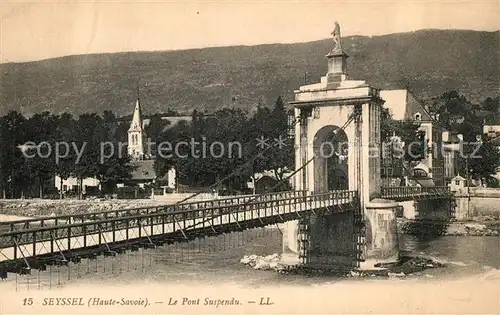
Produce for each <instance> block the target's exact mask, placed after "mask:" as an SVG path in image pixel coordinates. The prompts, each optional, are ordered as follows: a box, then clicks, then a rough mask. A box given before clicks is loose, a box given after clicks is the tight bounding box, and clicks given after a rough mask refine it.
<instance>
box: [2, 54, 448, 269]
mask: <svg viewBox="0 0 500 315" xmlns="http://www.w3.org/2000/svg"><path fill="white" fill-rule="evenodd" d="M347 57H348V56H347V54H346V53H345V52H343V51H332V52H331V53H330V54H328V55H327V58H328V73H327V75H326V76H325V77H323V78H322V79H321V82H320V83H317V84H311V85H306V86H302V87H300V89H299V90H297V91H295V101H294V102H291V104H292V105H293V106H294V107H295V116H296V117H297V118H296V121H295V124H294V128H295V137H294V138H295V171H294V172H293V173H292V175H290V176H289V177H288V178H286V179H284V180H290V179H291V178H292V177H293V180H294V182H293V183H294V184H293V186H294V190H293V191H284V192H277V193H265V194H259V195H249V196H243V197H241V196H239V197H229V198H223V199H215V200H210V201H197V202H189V200H184V201H181V202H179V203H177V204H173V205H166V206H154V207H146V208H137V209H126V210H117V211H105V212H95V213H83V214H72V215H61V216H51V217H39V218H32V219H26V220H19V221H11V222H0V273H1V274H2V275H5V276H6V274H7V272H14V273H18V274H26V273H29V272H30V270H31V269H38V270H40V269H43V268H45V266H46V265H53V264H67V263H68V262H69V261H71V262H79V261H80V260H81V259H82V258H92V257H96V256H97V255H104V256H115V255H118V254H121V253H123V252H125V251H127V250H134V249H137V248H140V247H141V248H155V247H157V246H162V245H164V244H174V243H182V242H188V241H191V240H194V239H197V238H204V237H207V236H209V237H210V236H217V235H222V234H227V233H231V232H235V231H244V230H247V229H253V228H259V227H264V226H267V225H275V224H278V223H284V226H285V228H284V231H283V251H284V253H288V254H291V255H293V256H295V257H296V258H297V261H298V263H299V264H302V265H310V266H317V267H325V266H326V267H332V266H346V267H348V268H352V267H359V266H360V263H362V262H366V261H377V262H380V261H384V260H390V259H394V258H395V257H396V258H397V254H398V247H397V241H396V240H397V237H395V236H394V234H395V233H397V232H396V231H395V214H394V213H395V209H396V208H397V207H398V206H399V205H398V202H404V201H415V202H418V201H419V200H426V201H428V200H439V199H445V200H449V199H451V198H453V196H452V195H451V194H450V191H449V188H448V187H422V186H417V187H380V183H381V181H380V156H373V155H370V154H369V152H368V151H369V147H370V145H372V144H375V145H376V146H378V145H379V144H380V142H381V139H380V107H381V106H382V104H383V100H382V99H381V98H380V96H379V91H378V90H377V89H374V88H372V87H370V86H369V85H367V84H366V83H365V82H364V81H354V80H349V79H348V78H347V73H346V71H347V70H346V69H347V67H346V59H347ZM339 141H347V143H349V150H348V153H347V155H346V157H345V159H343V160H342V161H341V160H340V159H339V158H338V155H337V157H336V156H333V157H332V156H323V155H322V154H321V152H320V150H321V149H322V148H323V147H324V146H323V144H324V143H331V144H335V143H339ZM333 147H334V146H333ZM267 149H269V148H267ZM267 149H266V150H267ZM264 151H265V150H264ZM263 153H265V152H261V154H263ZM259 156H260V155H259ZM259 156H255V157H253V158H251V159H249V160H248V162H247V163H245V165H250V163H252V162H253V161H255V160H256V159H257V158H259ZM245 165H243V166H242V167H245ZM332 165H333V168H335V167H337V168H339V167H341V166H342V165H343V166H342V167H344V170H345V172H346V174H347V178H346V180H345V182H344V183H343V184H342V185H338V186H337V187H333V186H332V184H331V182H332V181H331V180H330V179H331V178H332V176H335V175H332V172H331V169H332ZM238 171H239V170H236V171H235V172H233V174H236V173H237V172H238ZM233 174H231V175H229V176H232V175H233ZM226 179H227V178H224V179H221V180H220V182H222V181H224V180H226ZM280 184H281V182H280V183H278V185H280ZM273 188H274V187H273ZM273 188H271V189H270V190H272V189H273Z"/></svg>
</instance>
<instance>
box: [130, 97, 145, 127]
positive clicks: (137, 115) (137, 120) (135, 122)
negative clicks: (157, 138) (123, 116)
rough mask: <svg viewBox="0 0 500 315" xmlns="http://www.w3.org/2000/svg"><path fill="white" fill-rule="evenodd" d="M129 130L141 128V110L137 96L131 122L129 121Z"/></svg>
mask: <svg viewBox="0 0 500 315" xmlns="http://www.w3.org/2000/svg"><path fill="white" fill-rule="evenodd" d="M129 130H137V131H140V130H142V111H141V102H140V99H139V98H137V101H136V102H135V108H134V115H133V116H132V122H131V123H130V129H129Z"/></svg>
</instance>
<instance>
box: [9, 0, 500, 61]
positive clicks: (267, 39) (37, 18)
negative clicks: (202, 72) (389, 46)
mask: <svg viewBox="0 0 500 315" xmlns="http://www.w3.org/2000/svg"><path fill="white" fill-rule="evenodd" d="M1 1H2V2H1V3H0V17H1V18H0V63H4V62H19V61H31V60H40V59H47V58H53V57H59V56H66V55H75V54H85V53H104V52H120V51H153V50H176V49H188V48H201V47H211V46H230V45H256V44H264V43H293V42H306V41H313V40H319V39H324V38H327V37H329V36H330V33H331V31H332V30H333V26H334V21H338V22H339V23H340V26H341V34H342V36H350V35H369V36H372V35H383V34H391V33H399V32H409V31H415V30H420V29H427V28H434V29H450V28H452V29H470V30H484V31H496V30H499V29H500V1H498V0H482V1H447V0H440V1H424V0H420V1H405V0H399V1H388V0H385V1H368V0H365V1H349V2H347V1H326V0H323V1H306V0H304V1H262V0H260V1H238V0H236V1H200V0H198V1H182V2H181V1H151V0H150V1H142V0H134V1H125V0H122V1H117V0H115V1H110V0H108V1H104V0H86V1H78V0H73V1H56V0H48V1H41V0H39V1H21V0H19V1H8V0H7V1H6V0H1Z"/></svg>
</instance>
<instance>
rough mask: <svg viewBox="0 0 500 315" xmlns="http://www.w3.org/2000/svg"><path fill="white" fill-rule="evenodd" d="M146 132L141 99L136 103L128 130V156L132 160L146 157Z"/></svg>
mask: <svg viewBox="0 0 500 315" xmlns="http://www.w3.org/2000/svg"><path fill="white" fill-rule="evenodd" d="M144 139H145V136H144V130H143V128H142V111H141V102H140V99H139V97H137V101H136V103H135V108H134V114H133V116H132V121H131V123H130V128H129V130H128V154H129V155H130V156H131V157H132V159H136V160H137V159H142V158H143V157H144Z"/></svg>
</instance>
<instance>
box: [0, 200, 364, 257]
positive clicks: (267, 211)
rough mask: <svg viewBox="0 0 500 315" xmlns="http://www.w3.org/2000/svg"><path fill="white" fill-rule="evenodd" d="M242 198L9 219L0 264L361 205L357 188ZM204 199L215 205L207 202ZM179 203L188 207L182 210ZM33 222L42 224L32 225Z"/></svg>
mask: <svg viewBox="0 0 500 315" xmlns="http://www.w3.org/2000/svg"><path fill="white" fill-rule="evenodd" d="M245 198H246V197H245ZM245 198H243V199H245ZM240 199H241V198H235V199H234V201H232V202H227V205H222V204H223V203H224V202H226V201H227V200H226V201H209V202H197V203H192V204H190V205H188V204H185V205H172V206H167V207H164V208H163V209H157V208H156V207H155V208H152V209H149V210H148V209H143V210H146V211H149V213H146V214H136V213H135V210H134V211H131V212H130V213H131V214H130V215H129V214H128V212H127V210H124V211H122V212H120V213H121V214H122V215H116V213H114V212H113V213H114V215H113V216H112V217H110V215H109V213H110V212H108V214H107V215H105V217H102V216H101V217H100V218H98V219H97V220H87V221H83V222H81V221H80V222H75V218H77V217H78V218H80V216H71V219H70V220H73V221H72V222H71V223H69V224H60V223H57V224H53V225H50V224H47V222H48V220H56V219H57V220H60V218H51V219H48V218H44V219H43V221H42V219H38V220H36V219H33V220H31V221H30V227H29V228H21V229H16V227H17V228H19V225H21V226H23V227H24V226H25V223H22V222H17V223H15V224H14V225H13V226H14V228H13V230H10V229H11V228H12V225H11V224H10V223H11V222H9V224H7V225H6V226H8V227H9V231H5V232H2V233H0V264H2V263H8V262H10V261H14V260H20V259H27V258H33V257H40V256H47V255H49V256H55V255H58V256H62V257H65V256H68V254H69V256H71V255H72V254H71V252H78V251H79V250H84V249H88V248H94V249H95V248H97V249H99V248H100V250H101V251H103V250H104V251H108V252H109V251H112V250H113V249H115V248H119V247H120V246H124V245H126V244H131V243H134V242H135V241H144V240H146V241H149V242H150V243H151V244H153V242H152V239H163V240H167V241H168V240H171V241H172V240H175V239H179V238H184V239H189V238H194V237H200V236H204V235H205V234H222V233H225V232H228V231H237V230H242V229H245V228H253V227H259V226H265V225H269V224H275V223H278V222H285V221H288V220H294V219H298V218H300V217H301V215H304V214H306V213H311V212H314V213H318V214H320V213H321V214H324V213H325V212H341V211H348V210H353V209H354V207H355V206H357V203H356V200H357V192H354V191H337V192H327V193H322V194H314V195H311V194H308V193H306V192H304V191H294V192H286V193H276V194H270V195H268V196H267V197H265V198H264V197H261V198H260V200H259V199H257V200H255V201H252V202H246V203H245V202H243V201H242V200H243V199H242V200H240ZM264 199H265V200H264ZM246 200H247V201H248V200H250V199H248V198H247V199H246ZM236 202H241V203H239V204H237V203H236ZM202 204H205V205H212V204H213V205H214V206H206V207H203V206H202ZM179 206H182V208H184V209H183V210H178V209H179ZM186 208H187V209H186ZM190 208H191V209H190ZM123 213H125V215H123ZM91 215H92V214H91ZM83 217H85V215H83V216H82V218H83ZM32 222H38V224H40V225H39V226H31V224H33V223H32ZM42 222H43V223H42Z"/></svg>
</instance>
